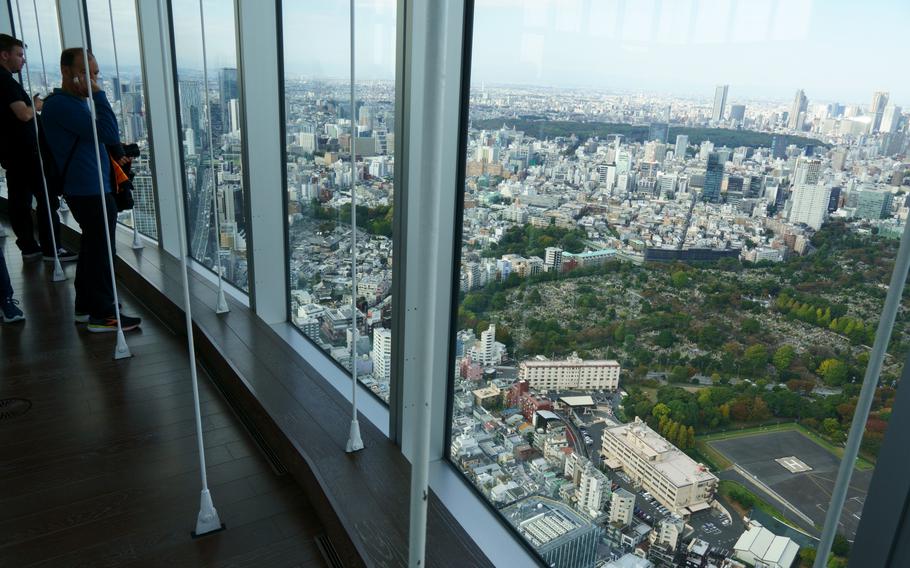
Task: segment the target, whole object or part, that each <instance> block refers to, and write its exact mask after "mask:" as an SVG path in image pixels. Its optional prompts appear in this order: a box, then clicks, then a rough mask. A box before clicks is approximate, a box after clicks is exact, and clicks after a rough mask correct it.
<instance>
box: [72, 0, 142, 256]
mask: <svg viewBox="0 0 910 568" xmlns="http://www.w3.org/2000/svg"><path fill="white" fill-rule="evenodd" d="M86 5H87V8H88V11H87V13H88V21H89V32H90V34H91V41H92V51H93V53H94V54H95V57H96V58H97V60H98V64H99V68H100V71H101V83H102V85H103V87H104V89H105V90H106V91H107V93H108V99H109V100H110V101H111V104H112V105H113V108H114V113H115V114H116V115H117V119H118V126H119V127H120V140H121V142H122V143H123V144H124V145H125V146H129V145H132V144H135V145H137V146H138V153H139V155H138V156H135V157H133V161H132V165H131V167H132V172H133V174H135V177H134V178H133V180H132V182H133V198H134V201H135V204H134V207H133V209H132V210H131V211H123V212H121V213H120V214H119V215H118V217H117V219H118V221H120V222H121V223H123V224H125V225H127V226H129V227H132V226H133V225H134V224H135V226H136V227H137V228H138V230H139V232H140V233H142V234H144V235H146V236H148V237H151V238H153V239H157V238H158V222H157V217H156V207H155V193H154V187H153V184H152V170H151V160H152V156H151V149H150V147H149V144H148V124H147V116H146V111H145V95H144V90H143V84H142V82H143V78H142V77H143V76H142V62H141V58H140V54H139V34H138V27H137V22H136V5H135V2H133V1H132V0H111V1H110V2H108V1H107V0H87V1H86ZM132 153H133V152H131V154H132Z"/></svg>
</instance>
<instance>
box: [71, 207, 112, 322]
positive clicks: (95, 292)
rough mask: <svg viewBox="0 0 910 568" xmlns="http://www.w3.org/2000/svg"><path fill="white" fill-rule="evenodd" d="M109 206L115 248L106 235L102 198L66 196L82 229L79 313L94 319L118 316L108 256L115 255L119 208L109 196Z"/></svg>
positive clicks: (110, 229) (78, 293)
mask: <svg viewBox="0 0 910 568" xmlns="http://www.w3.org/2000/svg"><path fill="white" fill-rule="evenodd" d="M105 198H106V203H107V228H108V231H109V234H110V236H111V248H110V250H108V248H107V240H106V238H105V234H104V223H105V220H104V214H103V211H102V210H101V197H100V196H90V197H88V196H87V197H83V196H72V195H68V196H66V202H67V203H68V204H69V207H70V212H72V214H73V218H75V219H76V222H77V223H79V228H81V229H82V237H81V239H80V241H79V243H80V246H79V260H78V262H77V263H76V281H75V286H76V311H77V312H79V313H87V314H89V316H91V317H93V318H106V317H110V316H113V315H114V284H113V282H112V281H111V267H110V261H109V260H108V258H109V257H108V255H110V258H113V255H114V254H115V242H114V239H115V237H116V233H115V232H114V231H115V226H116V224H117V204H116V203H115V202H114V198H113V196H112V195H111V194H110V193H107V194H105Z"/></svg>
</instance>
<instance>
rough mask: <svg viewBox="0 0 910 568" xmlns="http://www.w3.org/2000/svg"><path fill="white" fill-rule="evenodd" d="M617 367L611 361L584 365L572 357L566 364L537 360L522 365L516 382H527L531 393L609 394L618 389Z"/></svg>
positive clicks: (575, 355)
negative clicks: (597, 391)
mask: <svg viewBox="0 0 910 568" xmlns="http://www.w3.org/2000/svg"><path fill="white" fill-rule="evenodd" d="M619 371H620V366H619V363H618V362H617V361H613V360H612V359H604V360H592V361H585V360H583V359H582V358H581V357H579V356H578V355H577V354H575V353H573V354H572V356H571V357H569V358H568V359H566V360H565V361H550V360H549V359H547V358H546V357H543V356H537V357H535V358H534V359H532V360H530V361H522V362H521V364H519V366H518V378H519V379H523V380H525V381H528V384H529V385H530V386H531V388H533V389H537V390H538V391H550V390H556V391H561V390H570V389H580V390H609V391H615V390H616V389H618V388H619Z"/></svg>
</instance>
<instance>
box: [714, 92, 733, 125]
mask: <svg viewBox="0 0 910 568" xmlns="http://www.w3.org/2000/svg"><path fill="white" fill-rule="evenodd" d="M729 90H730V85H718V86H717V88H716V89H714V110H713V111H712V112H711V120H712V121H714V122H720V121H721V120H723V119H724V107H725V106H726V105H727V91H729Z"/></svg>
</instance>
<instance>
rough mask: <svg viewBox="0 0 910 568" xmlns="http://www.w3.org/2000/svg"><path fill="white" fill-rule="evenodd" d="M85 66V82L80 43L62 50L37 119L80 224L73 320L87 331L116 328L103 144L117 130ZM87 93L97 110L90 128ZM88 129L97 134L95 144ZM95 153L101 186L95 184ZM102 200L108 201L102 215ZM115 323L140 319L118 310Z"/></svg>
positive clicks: (111, 213) (132, 324)
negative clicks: (58, 79)
mask: <svg viewBox="0 0 910 568" xmlns="http://www.w3.org/2000/svg"><path fill="white" fill-rule="evenodd" d="M89 71H90V75H91V79H90V81H87V80H86V64H85V61H84V60H83V56H82V48H70V49H65V50H64V51H63V53H62V54H61V55H60V73H61V75H62V76H63V88H61V89H54V94H53V95H51V96H49V97H48V98H47V99H46V100H45V102H44V110H43V112H42V122H43V124H44V133H45V136H46V137H47V144H48V146H49V147H50V151H51V153H52V154H53V158H54V161H55V162H56V164H57V168H58V170H59V171H60V172H62V173H61V175H62V176H63V179H62V183H63V195H64V197H65V198H66V202H67V203H68V204H69V206H70V211H72V213H73V217H74V218H75V219H76V221H77V222H78V223H79V227H80V228H81V229H82V239H81V248H80V254H79V262H78V264H77V265H76V280H75V286H76V321H77V322H83V323H84V322H88V330H89V331H92V332H105V331H117V317H116V311H115V306H114V282H113V280H112V279H111V271H110V265H109V264H108V262H109V261H108V255H109V254H110V255H111V258H113V255H114V254H115V248H114V243H115V237H116V222H117V204H116V203H115V201H114V196H113V195H112V194H111V179H110V178H111V161H110V157H109V155H108V153H107V147H106V145H108V144H118V143H119V142H120V133H119V132H118V130H117V118H116V116H115V115H114V111H113V109H111V104H110V103H109V102H108V100H107V95H105V93H104V91H103V90H102V89H101V87H100V86H99V85H98V81H97V78H98V63H97V61H95V57H94V56H92V55H91V54H89ZM89 96H91V97H92V100H93V101H94V103H95V110H96V113H97V115H96V118H97V120H96V121H95V123H94V126H95V127H94V129H93V127H92V114H91V110H90V109H89V105H88V100H87V98H88V97H89ZM93 130H96V131H97V133H98V145H97V146H95V138H94V132H93ZM99 153H100V156H101V176H102V178H103V181H102V184H101V185H102V187H99V186H98V185H99V184H98V155H99ZM64 165H65V166H64ZM102 188H103V191H104V193H103V197H102ZM102 199H104V203H106V206H107V218H106V219H105V217H104V211H103V209H102ZM105 225H107V232H108V234H109V235H110V240H111V244H110V248H108V246H107V236H106V235H105ZM120 324H121V327H122V329H123V331H129V330H132V329H136V328H138V327H139V324H140V320H139V318H135V317H129V316H126V315H123V314H122V313H121V314H120Z"/></svg>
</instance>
